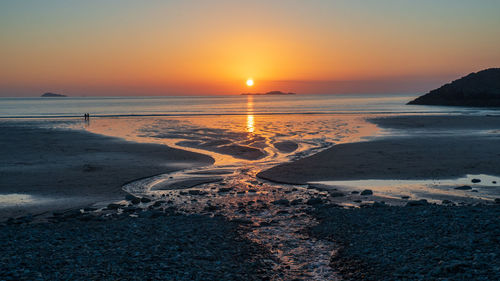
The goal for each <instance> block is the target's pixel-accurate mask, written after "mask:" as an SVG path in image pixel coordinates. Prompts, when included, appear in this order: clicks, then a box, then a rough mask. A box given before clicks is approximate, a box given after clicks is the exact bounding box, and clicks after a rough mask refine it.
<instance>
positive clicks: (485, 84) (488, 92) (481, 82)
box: [408, 68, 500, 107]
mask: <svg viewBox="0 0 500 281" xmlns="http://www.w3.org/2000/svg"><path fill="white" fill-rule="evenodd" d="M408 104H422V105H458V106H478V107H500V68H489V69H485V70H482V71H479V72H476V73H471V74H469V75H467V76H465V77H462V78H460V79H458V80H455V81H453V82H451V83H448V84H446V85H444V86H441V87H440V88H438V89H435V90H432V91H430V92H429V93H427V94H425V95H423V96H420V97H418V98H416V99H415V100H413V101H410V102H409V103H408Z"/></svg>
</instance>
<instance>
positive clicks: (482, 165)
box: [258, 116, 500, 184]
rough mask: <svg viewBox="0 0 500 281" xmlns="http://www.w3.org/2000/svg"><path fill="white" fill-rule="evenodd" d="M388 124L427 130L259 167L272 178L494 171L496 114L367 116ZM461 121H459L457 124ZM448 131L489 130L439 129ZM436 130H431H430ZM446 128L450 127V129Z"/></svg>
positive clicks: (499, 166) (499, 122)
mask: <svg viewBox="0 0 500 281" xmlns="http://www.w3.org/2000/svg"><path fill="white" fill-rule="evenodd" d="M369 121H371V122H374V123H375V124H377V125H379V126H381V127H383V128H388V129H396V128H397V129H399V130H407V131H412V130H416V129H428V132H430V133H428V134H414V135H412V134H410V135H406V136H405V135H402V136H398V137H388V138H379V139H376V140H372V141H367V142H357V143H346V144H339V145H335V146H333V147H331V148H329V149H327V150H324V151H322V152H320V153H317V154H315V155H312V156H310V157H306V158H302V159H299V160H297V161H293V162H289V163H284V164H281V165H278V166H275V167H273V168H271V169H268V170H265V171H262V172H260V173H259V174H258V176H259V177H261V178H263V179H267V180H271V181H275V182H281V183H293V184H305V183H307V182H311V181H326V180H351V179H445V178H455V177H460V176H464V175H466V174H491V175H500V157H499V156H500V135H499V134H498V129H500V118H498V117H487V116H485V117H479V116H446V117H443V116H399V117H387V118H376V119H371V120H369ZM461 124H463V125H461ZM444 128H450V129H454V130H460V129H463V130H470V129H481V130H486V131H487V130H490V131H491V133H484V131H481V132H479V131H478V132H477V133H474V132H473V133H469V134H466V133H464V134H457V133H455V134H452V133H450V134H449V135H448V134H445V133H444ZM434 129H435V130H437V131H439V134H432V130H434ZM450 132H451V131H450Z"/></svg>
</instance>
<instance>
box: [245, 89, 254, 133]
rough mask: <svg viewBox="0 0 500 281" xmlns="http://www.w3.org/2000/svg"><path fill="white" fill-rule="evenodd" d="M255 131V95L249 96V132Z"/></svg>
mask: <svg viewBox="0 0 500 281" xmlns="http://www.w3.org/2000/svg"><path fill="white" fill-rule="evenodd" d="M254 131H255V125H254V118H253V96H248V98H247V132H249V133H253V132H254Z"/></svg>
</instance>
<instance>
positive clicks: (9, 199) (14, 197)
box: [0, 193, 55, 207]
mask: <svg viewBox="0 0 500 281" xmlns="http://www.w3.org/2000/svg"><path fill="white" fill-rule="evenodd" d="M54 200H55V199H53V198H47V197H41V196H34V195H30V194H21V193H9V194H0V206H2V207H12V206H18V205H26V204H46V203H49V202H51V201H54Z"/></svg>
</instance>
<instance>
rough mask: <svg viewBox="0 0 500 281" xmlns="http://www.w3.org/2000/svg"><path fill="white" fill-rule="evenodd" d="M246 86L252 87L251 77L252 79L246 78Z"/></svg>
mask: <svg viewBox="0 0 500 281" xmlns="http://www.w3.org/2000/svg"><path fill="white" fill-rule="evenodd" d="M247 86H248V87H252V86H253V79H252V78H249V79H248V80H247Z"/></svg>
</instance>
